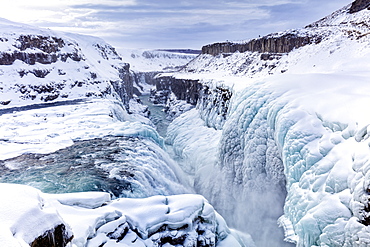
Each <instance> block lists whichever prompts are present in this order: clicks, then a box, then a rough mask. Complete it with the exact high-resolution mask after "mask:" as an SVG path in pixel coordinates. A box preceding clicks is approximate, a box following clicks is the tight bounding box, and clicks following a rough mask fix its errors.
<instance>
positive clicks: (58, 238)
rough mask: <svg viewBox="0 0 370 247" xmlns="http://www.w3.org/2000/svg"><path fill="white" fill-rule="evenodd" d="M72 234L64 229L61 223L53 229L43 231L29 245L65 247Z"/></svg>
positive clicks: (32, 246) (36, 246)
mask: <svg viewBox="0 0 370 247" xmlns="http://www.w3.org/2000/svg"><path fill="white" fill-rule="evenodd" d="M72 238H73V236H70V235H69V233H68V231H66V227H65V225H63V224H61V225H58V226H56V227H55V228H54V229H52V230H49V231H47V232H45V233H44V234H43V235H42V236H40V237H38V238H37V239H35V240H34V241H33V242H32V243H31V244H30V246H31V247H46V246H47V247H65V246H67V244H68V243H69V242H70V241H71V240H72Z"/></svg>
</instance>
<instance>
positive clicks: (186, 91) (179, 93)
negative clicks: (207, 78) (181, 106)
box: [152, 76, 203, 105]
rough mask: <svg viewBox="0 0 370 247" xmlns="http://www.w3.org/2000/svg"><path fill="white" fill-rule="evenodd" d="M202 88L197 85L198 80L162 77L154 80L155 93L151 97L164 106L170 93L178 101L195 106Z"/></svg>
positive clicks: (199, 84) (200, 85)
mask: <svg viewBox="0 0 370 247" xmlns="http://www.w3.org/2000/svg"><path fill="white" fill-rule="evenodd" d="M202 88H203V85H202V84H201V83H199V80H190V79H177V78H174V77H172V76H164V77H159V78H157V79H156V91H155V92H153V93H152V95H153V97H154V100H155V101H157V102H158V103H161V104H165V103H166V101H167V98H168V97H169V95H170V93H171V92H172V93H173V94H174V95H175V96H176V98H177V99H178V100H184V101H186V103H189V104H192V105H196V104H197V102H198V99H199V97H200V92H201V90H202ZM158 97H160V98H158Z"/></svg>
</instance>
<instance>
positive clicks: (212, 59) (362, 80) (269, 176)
mask: <svg viewBox="0 0 370 247" xmlns="http://www.w3.org/2000/svg"><path fill="white" fill-rule="evenodd" d="M369 6H370V1H366V0H356V1H355V2H353V3H350V4H349V5H348V6H345V7H343V8H342V9H340V10H338V11H336V12H334V13H333V14H331V15H329V16H327V17H325V18H323V19H321V20H319V21H317V22H315V23H312V24H310V25H308V26H307V27H304V28H302V29H297V30H287V31H284V32H281V33H274V34H270V35H267V36H264V37H261V38H258V39H254V40H247V41H245V42H235V43H234V42H225V43H215V44H210V45H206V46H204V47H203V48H202V53H201V54H200V55H194V54H188V53H185V54H184V53H181V54H179V53H174V52H169V51H122V54H123V55H122V56H120V55H119V54H118V53H117V52H116V50H115V49H114V48H113V47H111V46H110V45H109V44H107V43H105V42H104V41H103V40H101V39H99V38H95V37H89V36H82V35H76V34H69V33H61V32H54V31H51V30H45V29H39V28H35V27H31V26H27V25H23V24H18V23H13V22H10V21H7V20H4V19H1V20H0V26H1V29H0V30H1V34H0V145H1V149H0V171H1V172H0V182H1V183H0V194H1V195H0V198H1V199H0V200H1V203H0V228H1V231H0V244H1V246H7V247H13V246H17V247H18V246H33V247H36V246H63V247H64V246H69V247H77V246H78V247H80V246H81V247H82V246H90V247H101V246H104V247H109V246H164V247H170V246H189V247H190V246H204V247H211V246H218V247H231V246H232V247H234V246H235V247H239V246H240V247H241V246H243V247H244V246H247V247H254V246H294V245H296V246H299V247H310V246H322V247H324V246H329V247H335V246H347V247H349V246H370V163H369V157H370V140H369V136H370V134H369V133H370V114H368V113H367V110H368V106H369V105H370V97H369V96H370V94H369V89H370V87H369V85H370V72H369V71H370V63H369V59H368V57H369V56H370V35H369V34H370V10H369V9H368V8H369ZM128 63H130V64H131V66H130V64H128ZM148 94H150V96H149V95H148ZM144 98H145V99H147V98H150V99H151V101H152V102H155V103H156V104H155V105H153V104H151V103H150V102H146V101H144V100H143V99H144ZM146 104H147V106H146ZM162 108H163V109H164V110H165V112H166V113H165V112H163V111H162ZM149 111H150V113H149ZM157 114H158V115H157ZM160 114H164V115H160ZM166 114H167V116H166ZM158 116H162V117H163V118H167V120H168V122H166V123H164V125H163V126H162V125H160V124H159V123H162V122H161V120H160V119H159V117H158ZM167 125H168V127H167ZM233 229H235V230H233Z"/></svg>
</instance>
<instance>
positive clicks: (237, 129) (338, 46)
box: [166, 6, 370, 247]
mask: <svg viewBox="0 0 370 247" xmlns="http://www.w3.org/2000/svg"><path fill="white" fill-rule="evenodd" d="M347 9H348V6H347V7H346V8H344V9H342V10H340V11H339V12H337V13H335V14H334V15H333V16H330V17H329V18H326V19H324V20H322V21H321V22H318V23H317V24H315V25H316V27H314V28H316V29H313V32H317V33H318V34H324V37H325V38H324V39H323V40H322V41H321V43H319V44H313V45H307V46H305V47H301V48H299V49H295V50H293V51H292V52H290V53H289V54H283V55H282V56H281V57H280V59H276V60H274V59H272V60H269V61H263V60H261V59H260V57H259V55H260V54H258V53H251V52H245V53H234V54H229V55H228V56H222V55H220V56H215V57H213V56H210V55H201V56H200V57H198V58H197V59H195V60H194V61H192V62H191V63H189V64H188V66H187V67H186V68H185V70H184V71H183V72H182V73H177V74H172V76H175V77H176V78H191V79H200V80H203V81H208V82H209V84H207V86H209V85H214V87H216V86H217V85H220V84H222V85H223V87H224V88H226V89H229V90H232V92H233V97H232V98H231V103H230V108H229V111H228V115H227V119H226V121H225V122H224V123H223V124H220V119H218V118H216V117H214V118H213V119H212V117H211V118H207V117H208V116H212V114H208V115H204V114H202V112H203V111H204V110H205V109H204V108H202V107H203V105H200V104H199V105H198V106H197V108H198V109H197V110H193V111H190V112H188V113H185V114H184V115H182V116H181V117H180V118H178V119H176V120H175V121H174V122H173V123H172V124H171V125H170V126H169V135H168V136H167V139H166V141H167V142H168V143H171V144H172V145H173V146H174V147H173V148H174V150H175V151H176V153H177V154H178V155H179V156H180V157H181V158H182V159H184V160H186V161H183V162H184V163H189V164H190V167H192V169H191V172H192V171H195V172H194V174H195V180H194V185H195V188H196V190H197V191H198V192H200V193H202V194H203V195H205V196H206V198H207V199H209V201H210V202H211V203H212V204H213V205H214V207H215V208H216V209H217V210H218V211H219V212H220V213H221V214H222V215H224V217H225V218H226V219H227V220H229V222H231V224H232V225H233V226H236V227H238V228H239V229H243V230H246V231H248V232H250V233H251V235H252V237H253V238H254V240H255V241H256V244H257V245H258V246H272V245H273V244H271V243H268V242H267V241H268V238H266V237H262V240H261V237H260V236H266V235H264V233H266V232H268V231H267V230H266V229H268V226H271V225H272V224H276V220H277V218H278V217H279V212H281V213H283V212H282V207H283V206H284V216H283V218H280V221H279V222H280V224H281V225H282V226H284V229H285V231H286V234H285V238H286V240H287V241H289V242H293V243H295V244H296V245H297V246H330V247H333V246H368V245H369V243H370V235H369V233H368V231H369V230H368V220H369V216H370V215H369V213H368V208H369V202H368V200H369V198H370V196H369V192H368V191H369V190H368V188H369V174H370V173H369V164H368V153H369V145H370V144H369V139H368V137H369V134H368V133H369V127H368V126H369V123H370V117H369V114H368V113H367V106H368V105H369V103H370V101H369V97H368V93H367V91H369V82H370V81H369V78H370V77H369V73H368V71H369V62H368V59H367V58H368V56H369V54H370V45H369V37H368V35H367V34H368V32H369V30H368V26H367V25H365V24H364V25H362V24H361V21H364V20H368V16H369V13H370V11H369V10H363V11H361V12H358V13H356V14H354V15H349V14H347V12H346V10H347ZM365 22H366V21H365ZM311 31H312V30H311ZM327 31H330V32H329V33H331V34H330V35H328V33H327ZM288 32H289V31H288ZM320 32H323V33H320ZM243 64H244V65H245V64H247V65H248V66H244V65H243ZM270 65H273V66H270ZM243 66H244V67H243ZM251 68H254V69H251ZM189 71H194V72H192V73H191V72H189ZM208 111H209V110H208ZM205 116H206V117H205ZM198 126H202V127H203V128H205V129H206V128H208V130H207V131H204V130H202V132H200V131H194V134H193V135H192V136H186V138H184V137H183V131H184V129H192V128H193V127H194V128H195V129H197V128H199V127H198ZM214 126H221V128H220V130H219V132H220V135H218V136H216V135H213V136H214V139H213V140H212V142H210V143H209V144H208V145H207V146H206V147H204V146H203V140H207V139H206V138H207V137H208V135H210V133H212V131H214ZM188 133H189V132H188ZM198 142H199V145H197V143H198ZM187 149H190V150H198V151H199V152H183V153H181V150H187ZM210 153H212V154H213V155H209V154H210ZM207 159H208V162H207ZM198 164H199V166H198ZM202 167H208V169H207V170H205V169H203V170H202ZM282 181H286V184H285V185H284V184H282ZM279 188H282V190H280V189H279ZM284 188H286V191H287V196H286V199H285V202H280V203H279V200H281V196H282V195H283V193H284V190H285V189H284ZM255 191H258V192H257V195H255V194H254V192H255ZM270 193H271V195H270ZM277 193H282V194H280V195H278V194H277ZM265 195H266V197H265ZM279 205H280V206H279ZM279 207H281V208H280V209H279ZM245 212H248V213H245ZM243 213H244V214H243ZM239 215H245V217H244V218H242V217H238V216H239ZM256 215H259V216H258V217H257V218H254V217H255V216H256ZM266 215H268V217H267V216H266ZM261 216H262V219H265V220H266V219H269V220H271V221H270V222H269V223H268V222H267V221H268V220H266V221H265V222H264V224H263V226H264V228H263V227H257V229H258V230H257V231H256V232H254V233H253V231H254V229H256V228H254V227H255V226H256V224H255V225H253V226H252V225H251V226H248V224H249V223H250V222H253V221H257V219H260V217H261ZM248 222H249V223H248ZM268 236H269V238H272V237H273V236H272V235H268ZM266 239H267V241H265V240H266Z"/></svg>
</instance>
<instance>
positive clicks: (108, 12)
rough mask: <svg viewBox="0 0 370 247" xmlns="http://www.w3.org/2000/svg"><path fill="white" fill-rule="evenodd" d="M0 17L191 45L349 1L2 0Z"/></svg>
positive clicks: (244, 35) (114, 37)
mask: <svg viewBox="0 0 370 247" xmlns="http://www.w3.org/2000/svg"><path fill="white" fill-rule="evenodd" d="M2 1H3V2H2V3H1V8H0V17H3V18H6V19H9V20H12V21H16V22H23V23H27V24H31V25H36V26H39V27H46V28H51V29H54V30H62V31H68V32H77V33H82V34H89V35H94V36H99V37H102V38H103V39H104V40H106V41H107V42H108V43H110V44H112V45H113V46H115V47H117V48H148V49H155V48H192V49H200V48H201V47H202V46H203V45H205V44H209V43H214V42H220V41H226V40H245V39H250V38H255V37H258V36H259V35H261V36H262V35H266V34H268V33H271V32H277V31H283V30H286V29H291V28H299V27H303V26H305V25H307V24H310V23H311V22H313V21H316V20H318V19H320V18H322V17H324V16H326V15H328V14H330V13H332V12H333V11H335V10H337V9H339V8H341V7H343V6H345V5H347V4H350V3H351V2H352V1H351V0H239V1H238V0H6V1H5V0H2Z"/></svg>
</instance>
